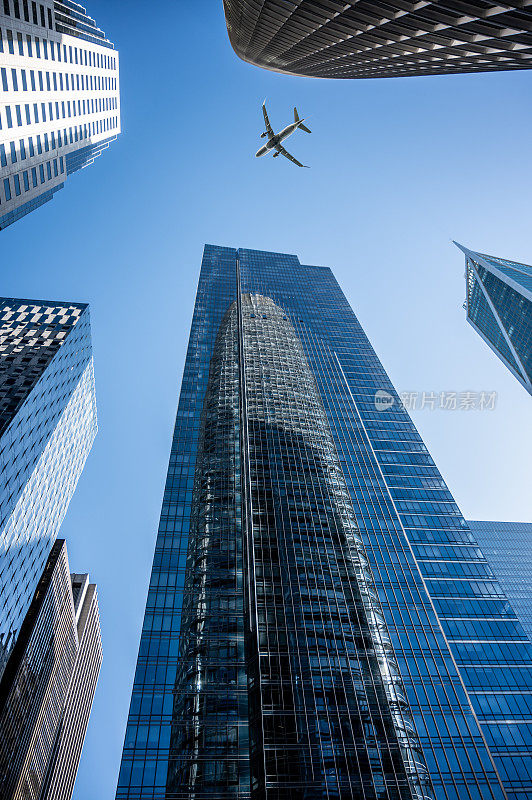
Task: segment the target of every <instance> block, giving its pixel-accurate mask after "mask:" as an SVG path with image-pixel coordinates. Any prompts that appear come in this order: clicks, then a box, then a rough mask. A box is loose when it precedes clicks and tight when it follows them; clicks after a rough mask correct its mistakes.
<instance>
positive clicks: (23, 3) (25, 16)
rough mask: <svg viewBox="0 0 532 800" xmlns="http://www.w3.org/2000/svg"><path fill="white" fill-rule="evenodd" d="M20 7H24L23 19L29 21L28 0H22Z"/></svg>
mask: <svg viewBox="0 0 532 800" xmlns="http://www.w3.org/2000/svg"><path fill="white" fill-rule="evenodd" d="M22 7H23V9H24V19H25V20H26V22H29V21H30V11H29V8H28V0H22Z"/></svg>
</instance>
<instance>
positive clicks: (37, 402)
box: [0, 298, 96, 677]
mask: <svg viewBox="0 0 532 800" xmlns="http://www.w3.org/2000/svg"><path fill="white" fill-rule="evenodd" d="M95 434H96V403H95V397H94V375H93V366H92V347H91V335H90V318H89V308H88V306H87V305H85V304H84V303H57V302H46V301H45V302H43V301H41V300H16V299H13V298H1V299H0V475H1V476H2V480H1V482H0V677H1V674H2V670H3V668H4V664H5V660H6V658H7V657H8V656H9V653H10V651H11V648H12V646H13V644H14V642H15V640H16V637H17V633H18V631H19V629H20V626H21V624H22V621H23V619H24V617H25V616H26V613H27V611H28V608H29V606H30V603H31V599H32V597H33V594H34V592H35V588H36V586H37V583H38V582H39V580H40V577H41V575H42V572H43V570H44V566H45V564H46V561H47V559H48V555H49V553H50V550H51V547H52V545H53V543H54V540H55V538H56V536H57V533H58V530H59V526H60V524H61V522H62V520H63V517H64V516H65V513H66V510H67V508H68V504H69V502H70V499H71V497H72V494H73V492H74V489H75V487H76V483H77V481H78V478H79V476H80V474H81V471H82V469H83V466H84V464H85V459H86V458H87V455H88V453H89V450H90V448H91V446H92V442H93V440H94V436H95Z"/></svg>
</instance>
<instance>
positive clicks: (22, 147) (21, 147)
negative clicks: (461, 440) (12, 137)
mask: <svg viewBox="0 0 532 800" xmlns="http://www.w3.org/2000/svg"><path fill="white" fill-rule="evenodd" d="M18 144H19V150H20V160H21V161H24V159H25V158H26V145H25V144H24V139H20V140H19V143H18Z"/></svg>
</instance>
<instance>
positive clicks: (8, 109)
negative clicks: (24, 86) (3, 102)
mask: <svg viewBox="0 0 532 800" xmlns="http://www.w3.org/2000/svg"><path fill="white" fill-rule="evenodd" d="M6 119H7V127H8V128H12V127H13V119H12V117H11V106H6Z"/></svg>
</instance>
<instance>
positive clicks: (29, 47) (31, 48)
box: [26, 34, 33, 58]
mask: <svg viewBox="0 0 532 800" xmlns="http://www.w3.org/2000/svg"><path fill="white" fill-rule="evenodd" d="M26 48H27V50H28V55H29V56H30V58H32V57H33V47H32V44H31V36H30V35H29V34H27V35H26Z"/></svg>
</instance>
